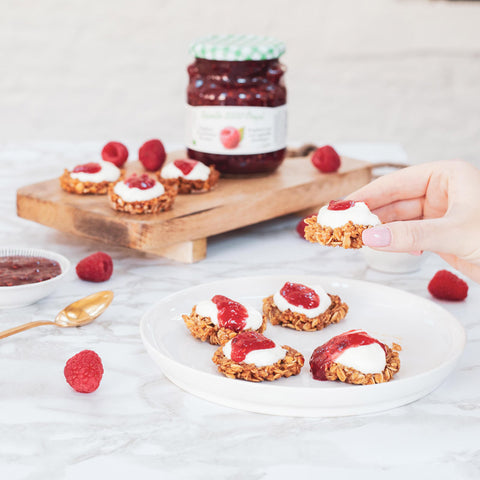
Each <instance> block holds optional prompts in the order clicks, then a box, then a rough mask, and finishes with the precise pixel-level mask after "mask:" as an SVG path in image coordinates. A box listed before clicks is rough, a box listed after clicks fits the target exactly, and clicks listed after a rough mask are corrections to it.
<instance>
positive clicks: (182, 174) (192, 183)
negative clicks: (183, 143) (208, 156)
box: [157, 158, 220, 194]
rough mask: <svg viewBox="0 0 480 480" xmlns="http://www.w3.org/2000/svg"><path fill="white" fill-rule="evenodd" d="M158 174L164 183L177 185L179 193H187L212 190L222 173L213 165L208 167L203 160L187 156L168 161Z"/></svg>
mask: <svg viewBox="0 0 480 480" xmlns="http://www.w3.org/2000/svg"><path fill="white" fill-rule="evenodd" d="M157 175H158V178H159V180H160V181H162V182H163V183H164V184H168V185H177V186H178V193H180V194H185V193H203V192H208V191H210V190H211V189H212V188H214V187H215V185H216V184H217V182H218V178H219V176H220V173H219V172H218V171H217V170H216V169H215V167H214V166H213V165H210V167H207V166H206V165H205V164H204V163H202V162H199V161H197V160H191V159H190V158H185V159H181V160H174V161H173V162H170V163H168V164H167V165H165V166H164V167H163V168H162V170H161V172H160V173H158V174H157Z"/></svg>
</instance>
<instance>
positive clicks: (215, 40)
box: [190, 35, 285, 62]
mask: <svg viewBox="0 0 480 480" xmlns="http://www.w3.org/2000/svg"><path fill="white" fill-rule="evenodd" d="M190 52H191V53H192V54H193V55H194V56H195V57H196V58H205V59H206V60H227V61H237V62H240V61H245V60H271V59H272V58H278V57H280V55H282V53H284V52H285V43H283V42H281V41H279V40H276V39H275V38H272V37H265V36H261V35H209V36H208V37H202V38H199V39H198V40H196V41H195V42H193V44H192V46H191V47H190Z"/></svg>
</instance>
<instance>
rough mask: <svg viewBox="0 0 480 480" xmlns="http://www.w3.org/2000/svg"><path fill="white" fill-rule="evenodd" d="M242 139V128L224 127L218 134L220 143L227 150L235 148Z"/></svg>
mask: <svg viewBox="0 0 480 480" xmlns="http://www.w3.org/2000/svg"><path fill="white" fill-rule="evenodd" d="M242 138H243V128H240V129H236V128H235V127H225V128H223V129H222V131H221V132H220V141H221V142H222V145H223V146H224V147H225V148H228V149H229V150H231V149H234V148H237V147H238V145H239V143H240V142H241V141H242Z"/></svg>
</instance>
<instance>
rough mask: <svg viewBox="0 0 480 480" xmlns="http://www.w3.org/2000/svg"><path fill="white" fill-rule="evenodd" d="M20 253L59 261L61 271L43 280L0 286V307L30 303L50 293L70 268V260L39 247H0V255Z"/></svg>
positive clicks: (12, 306) (13, 306) (21, 305)
mask: <svg viewBox="0 0 480 480" xmlns="http://www.w3.org/2000/svg"><path fill="white" fill-rule="evenodd" d="M10 255H20V256H24V257H44V258H48V259H50V260H55V261H56V262H58V263H59V265H60V268H61V269H62V273H60V275H57V276H56V277H53V278H50V279H49V280H45V281H43V282H37V283H28V284H26V285H15V286H12V287H0V308H16V307H23V306H25V305H30V304H32V303H35V302H38V300H40V299H42V298H44V297H46V296H47V295H50V293H52V292H53V290H54V289H55V288H57V287H58V285H59V283H60V282H61V281H62V279H63V278H64V277H65V274H66V273H67V272H68V270H69V269H70V261H69V260H68V259H67V258H65V257H64V256H63V255H60V254H58V253H55V252H50V251H49V250H41V249H39V248H15V247H1V248H0V257H6V256H10Z"/></svg>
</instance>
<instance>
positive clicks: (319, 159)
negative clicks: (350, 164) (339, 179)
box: [312, 145, 341, 173]
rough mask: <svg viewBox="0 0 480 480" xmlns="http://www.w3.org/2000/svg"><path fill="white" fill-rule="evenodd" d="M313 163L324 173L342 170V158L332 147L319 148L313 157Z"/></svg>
mask: <svg viewBox="0 0 480 480" xmlns="http://www.w3.org/2000/svg"><path fill="white" fill-rule="evenodd" d="M312 163H313V165H314V166H315V167H316V168H318V170H320V171H321V172H322V173H331V172H336V171H337V170H338V169H339V168H340V163H341V161H340V156H339V155H338V153H337V152H336V151H335V149H334V148H333V147H331V146H330V145H324V146H323V147H320V148H317V149H316V150H315V152H313V155H312Z"/></svg>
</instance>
